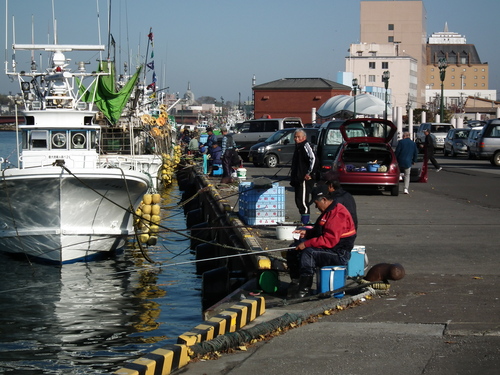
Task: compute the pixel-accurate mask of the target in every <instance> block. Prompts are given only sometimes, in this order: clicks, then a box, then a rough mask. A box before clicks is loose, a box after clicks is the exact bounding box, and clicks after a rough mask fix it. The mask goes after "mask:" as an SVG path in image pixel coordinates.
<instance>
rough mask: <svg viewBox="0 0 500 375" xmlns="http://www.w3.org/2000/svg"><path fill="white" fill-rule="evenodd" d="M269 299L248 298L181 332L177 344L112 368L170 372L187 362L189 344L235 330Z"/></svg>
mask: <svg viewBox="0 0 500 375" xmlns="http://www.w3.org/2000/svg"><path fill="white" fill-rule="evenodd" d="M265 310H266V303H265V299H264V297H250V298H246V299H244V300H242V301H240V302H237V303H236V304H234V305H232V306H231V307H229V308H228V309H226V310H224V311H223V312H221V313H220V314H217V315H215V316H213V317H212V318H210V319H209V320H208V321H206V322H205V323H202V324H200V325H198V326H196V327H195V328H194V329H193V330H192V331H190V332H186V333H184V334H182V335H180V336H179V337H178V339H177V344H170V345H166V346H164V347H162V348H158V349H155V350H153V351H152V352H151V353H148V354H145V355H144V356H142V357H140V358H138V359H136V360H134V361H133V362H130V363H126V364H125V365H124V366H123V367H122V368H120V369H119V370H117V371H115V372H113V374H115V375H149V374H162V375H168V374H170V373H171V372H172V371H175V370H178V369H179V368H181V367H184V366H186V365H187V364H188V363H189V361H190V357H189V354H188V348H189V347H190V346H191V345H195V344H200V343H202V342H204V341H206V340H212V339H214V338H216V337H217V336H220V335H224V334H226V333H231V332H236V331H237V330H238V329H240V328H242V327H244V326H245V325H247V324H248V323H250V322H251V321H253V320H255V319H256V318H257V317H258V316H260V315H262V314H264V312H265Z"/></svg>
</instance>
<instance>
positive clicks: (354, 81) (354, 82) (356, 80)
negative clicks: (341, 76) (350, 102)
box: [352, 78, 358, 118]
mask: <svg viewBox="0 0 500 375" xmlns="http://www.w3.org/2000/svg"><path fill="white" fill-rule="evenodd" d="M352 90H353V91H354V115H353V116H352V118H356V94H357V92H358V79H357V78H354V79H353V80H352Z"/></svg>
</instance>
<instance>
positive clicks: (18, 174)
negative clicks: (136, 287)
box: [0, 167, 149, 264]
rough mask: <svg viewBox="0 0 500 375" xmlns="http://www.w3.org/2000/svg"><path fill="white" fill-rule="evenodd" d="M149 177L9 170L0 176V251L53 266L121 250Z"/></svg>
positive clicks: (110, 170) (132, 173) (106, 170)
mask: <svg viewBox="0 0 500 375" xmlns="http://www.w3.org/2000/svg"><path fill="white" fill-rule="evenodd" d="M148 188H149V180H148V176H147V175H145V174H143V173H139V172H136V171H130V170H121V169H118V168H96V169H72V170H71V174H70V173H69V172H67V171H66V170H64V169H63V168H61V167H44V168H32V169H7V170H4V171H3V172H2V175H0V250H2V251H4V252H7V253H14V254H26V255H27V256H29V257H32V258H37V259H40V260H43V261H48V262H53V263H60V264H62V263H70V262H75V261H82V260H92V259H93V258H96V257H100V256H103V255H106V254H109V253H110V252H112V251H114V250H116V249H119V248H120V247H122V246H123V245H124V244H125V242H126V240H127V238H129V237H130V236H132V235H133V234H134V232H133V230H134V229H133V214H132V213H133V212H134V211H135V209H136V208H137V207H138V205H139V203H140V201H141V199H142V197H143V195H144V194H145V193H147V191H148Z"/></svg>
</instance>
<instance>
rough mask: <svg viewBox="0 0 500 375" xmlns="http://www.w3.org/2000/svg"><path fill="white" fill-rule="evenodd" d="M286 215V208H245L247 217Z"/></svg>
mask: <svg viewBox="0 0 500 375" xmlns="http://www.w3.org/2000/svg"><path fill="white" fill-rule="evenodd" d="M284 216H285V210H255V209H251V208H247V209H245V217H257V218H275V217H284Z"/></svg>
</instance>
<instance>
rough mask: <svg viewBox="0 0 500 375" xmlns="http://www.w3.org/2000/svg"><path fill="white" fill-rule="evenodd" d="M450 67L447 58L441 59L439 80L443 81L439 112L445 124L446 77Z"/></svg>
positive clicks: (439, 62)
mask: <svg viewBox="0 0 500 375" xmlns="http://www.w3.org/2000/svg"><path fill="white" fill-rule="evenodd" d="M447 67H448V62H447V61H446V59H445V58H440V59H439V61H438V68H439V78H440V79H441V107H440V110H439V117H440V121H441V122H444V83H443V82H444V77H445V75H446V68H447Z"/></svg>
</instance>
